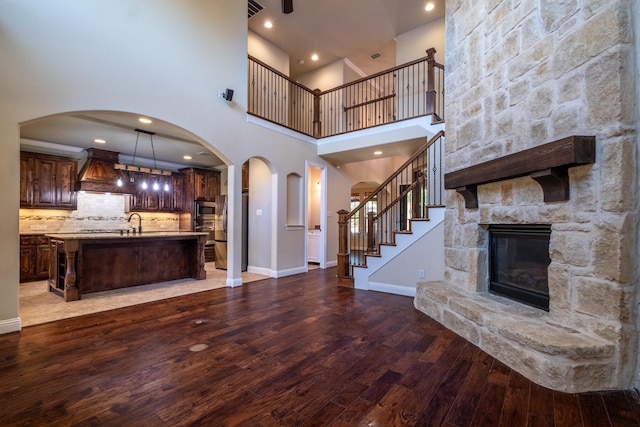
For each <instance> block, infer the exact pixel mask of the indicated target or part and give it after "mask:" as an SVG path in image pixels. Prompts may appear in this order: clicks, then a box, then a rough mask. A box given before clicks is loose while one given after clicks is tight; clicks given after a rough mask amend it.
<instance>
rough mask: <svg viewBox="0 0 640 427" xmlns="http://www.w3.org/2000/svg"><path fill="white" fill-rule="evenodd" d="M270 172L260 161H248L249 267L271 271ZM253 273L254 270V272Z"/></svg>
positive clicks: (253, 159) (271, 193) (271, 195)
mask: <svg viewBox="0 0 640 427" xmlns="http://www.w3.org/2000/svg"><path fill="white" fill-rule="evenodd" d="M272 198H273V191H272V182H271V170H270V169H269V166H268V165H267V164H266V163H265V162H264V161H263V160H261V159H255V158H252V159H249V216H248V220H249V221H248V222H249V266H250V269H251V267H257V268H263V269H271V254H272V252H271V245H270V244H269V245H266V244H261V243H266V242H271V241H272V235H271V231H272V221H273V216H272V209H271V208H272V206H273V203H272ZM254 271H255V270H254Z"/></svg>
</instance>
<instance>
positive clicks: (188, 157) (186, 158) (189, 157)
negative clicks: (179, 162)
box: [182, 154, 192, 160]
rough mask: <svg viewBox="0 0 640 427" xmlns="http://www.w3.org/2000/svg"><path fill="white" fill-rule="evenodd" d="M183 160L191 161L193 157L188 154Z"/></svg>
mask: <svg viewBox="0 0 640 427" xmlns="http://www.w3.org/2000/svg"><path fill="white" fill-rule="evenodd" d="M182 158H183V159H185V160H191V159H192V157H191V156H190V155H188V154H185V155H184V156H182Z"/></svg>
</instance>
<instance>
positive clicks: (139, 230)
mask: <svg viewBox="0 0 640 427" xmlns="http://www.w3.org/2000/svg"><path fill="white" fill-rule="evenodd" d="M134 215H138V233H139V234H142V217H141V216H140V214H139V213H138V212H134V213H132V214H131V215H129V219H128V220H127V222H131V218H133V216H134ZM133 232H134V233H135V232H136V229H135V228H134V229H133Z"/></svg>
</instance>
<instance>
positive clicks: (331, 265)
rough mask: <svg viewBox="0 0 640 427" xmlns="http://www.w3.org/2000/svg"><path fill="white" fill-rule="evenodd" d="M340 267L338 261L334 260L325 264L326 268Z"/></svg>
mask: <svg viewBox="0 0 640 427" xmlns="http://www.w3.org/2000/svg"><path fill="white" fill-rule="evenodd" d="M337 266H338V260H334V261H327V262H326V263H325V268H329V267H337Z"/></svg>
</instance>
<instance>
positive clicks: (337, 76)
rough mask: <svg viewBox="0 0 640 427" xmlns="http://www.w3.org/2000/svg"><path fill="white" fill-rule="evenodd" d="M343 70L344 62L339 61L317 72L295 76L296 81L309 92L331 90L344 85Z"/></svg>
mask: <svg viewBox="0 0 640 427" xmlns="http://www.w3.org/2000/svg"><path fill="white" fill-rule="evenodd" d="M344 69H345V65H344V60H343V59H339V60H338V61H335V62H332V63H331V64H327V65H325V66H324V67H320V68H318V69H317V70H314V71H309V72H308V73H304V74H301V75H299V76H296V81H298V82H300V83H301V84H303V85H305V86H306V87H308V88H309V89H311V90H314V89H320V90H328V89H333V88H334V87H338V86H340V85H342V84H343V83H344V73H345V71H344Z"/></svg>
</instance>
